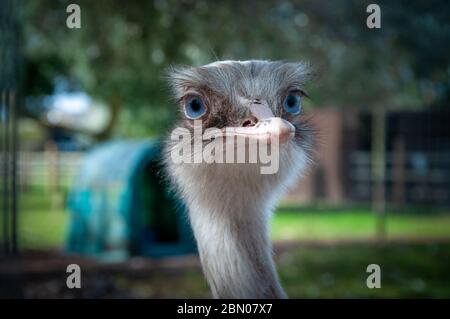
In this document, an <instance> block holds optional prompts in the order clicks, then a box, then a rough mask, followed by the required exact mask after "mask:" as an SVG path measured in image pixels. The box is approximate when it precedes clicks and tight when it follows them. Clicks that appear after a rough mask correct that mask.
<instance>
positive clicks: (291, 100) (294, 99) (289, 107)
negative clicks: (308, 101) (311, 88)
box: [283, 93, 302, 114]
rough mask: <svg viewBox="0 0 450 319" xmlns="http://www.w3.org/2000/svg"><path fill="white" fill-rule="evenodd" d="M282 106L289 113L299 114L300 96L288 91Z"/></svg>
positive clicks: (300, 106)
mask: <svg viewBox="0 0 450 319" xmlns="http://www.w3.org/2000/svg"><path fill="white" fill-rule="evenodd" d="M283 108H284V110H285V111H286V112H288V113H291V114H299V113H300V111H301V108H302V97H301V96H300V95H298V94H294V93H289V94H288V95H287V96H286V97H285V99H284V102H283Z"/></svg>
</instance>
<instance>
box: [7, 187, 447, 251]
mask: <svg viewBox="0 0 450 319" xmlns="http://www.w3.org/2000/svg"><path fill="white" fill-rule="evenodd" d="M53 202H54V204H53V206H54V207H58V206H59V208H54V209H52V208H51V207H52V204H51V203H50V200H49V198H48V195H46V194H45V193H44V192H33V193H27V194H23V195H22V196H21V197H20V204H19V208H20V211H19V213H20V215H19V245H20V248H21V249H46V248H58V247H63V245H64V242H65V238H66V229H67V227H68V224H69V214H68V212H66V211H65V210H64V209H63V208H61V207H62V205H61V204H59V205H58V203H57V201H53ZM413 212H414V213H411V214H408V213H407V212H401V213H395V212H392V211H389V212H388V213H387V216H388V217H387V237H388V238H389V239H398V238H415V239H417V238H419V239H433V238H449V239H450V214H442V213H435V212H433V213H430V214H425V213H423V212H421V213H419V212H418V211H417V209H416V210H413ZM0 224H1V220H0ZM0 226H1V225H0ZM0 229H1V228H0ZM375 229H376V217H375V215H374V214H373V213H372V212H371V211H370V210H369V209H367V208H364V207H357V208H341V209H336V208H321V209H314V208H301V209H299V208H287V209H280V210H279V211H278V212H277V213H276V214H275V216H274V219H273V222H272V237H273V239H274V240H323V239H326V240H339V239H349V240H352V239H371V238H374V237H375Z"/></svg>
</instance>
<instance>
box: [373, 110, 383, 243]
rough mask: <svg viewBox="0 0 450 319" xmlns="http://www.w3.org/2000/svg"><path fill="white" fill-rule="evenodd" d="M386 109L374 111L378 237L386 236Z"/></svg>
mask: <svg viewBox="0 0 450 319" xmlns="http://www.w3.org/2000/svg"><path fill="white" fill-rule="evenodd" d="M385 177H386V110H385V108H384V106H379V107H377V108H375V109H374V110H373V113H372V180H373V189H372V209H373V210H374V211H375V213H376V215H377V229H376V235H377V238H378V239H379V240H381V241H383V240H384V239H385V238H386V198H385V186H384V183H385Z"/></svg>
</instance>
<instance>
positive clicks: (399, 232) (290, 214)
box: [272, 209, 450, 240]
mask: <svg viewBox="0 0 450 319" xmlns="http://www.w3.org/2000/svg"><path fill="white" fill-rule="evenodd" d="M376 224H377V218H376V216H375V215H374V214H373V213H372V212H371V211H370V210H368V209H365V210H364V209H357V210H344V211H332V212H328V211H322V212H310V211H299V210H287V211H285V210H283V211H281V212H279V213H278V214H276V216H275V217H274V220H273V225H272V234H273V238H274V239H275V240H320V239H370V238H374V237H375V235H376ZM387 237H388V238H390V239H397V238H408V237H413V238H450V214H430V215H425V214H404V213H402V214H399V213H392V212H388V213H387Z"/></svg>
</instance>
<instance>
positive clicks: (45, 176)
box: [0, 0, 450, 298]
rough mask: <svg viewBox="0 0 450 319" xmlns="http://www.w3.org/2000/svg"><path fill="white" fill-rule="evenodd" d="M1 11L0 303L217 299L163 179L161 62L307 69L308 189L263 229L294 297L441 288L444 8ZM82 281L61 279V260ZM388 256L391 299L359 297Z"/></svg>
mask: <svg viewBox="0 0 450 319" xmlns="http://www.w3.org/2000/svg"><path fill="white" fill-rule="evenodd" d="M71 2H74V1H53V0H52V1H50V0H41V1H19V0H18V1H12V0H1V1H0V24H1V27H0V47H1V60H0V76H1V86H0V89H1V103H0V105H1V110H0V111H1V112H0V119H1V123H2V126H1V132H0V134H1V135H0V136H1V147H2V153H1V158H0V164H1V172H2V173H1V174H2V183H1V189H0V191H1V195H0V199H1V203H0V204H1V210H2V215H1V219H0V235H1V236H0V237H1V239H0V240H1V245H2V248H1V254H0V296H3V297H25V298H73V297H82V298H104V297H125V298H168V297H177V298H194V297H197V298H201V297H208V296H209V292H208V288H207V284H206V282H205V280H204V279H203V276H202V274H201V269H200V266H199V261H198V257H197V255H196V253H195V243H194V241H193V239H192V234H191V231H190V227H189V223H188V221H187V219H186V212H185V209H184V207H183V204H182V203H181V202H180V201H179V200H178V199H177V198H176V196H175V194H173V193H171V192H170V190H168V188H167V186H166V185H165V182H164V179H163V178H162V177H161V173H160V168H161V167H160V163H159V156H160V145H159V141H160V139H161V137H162V136H164V134H166V133H167V132H168V131H169V129H170V128H171V125H172V123H173V120H174V119H175V116H176V109H175V107H174V105H173V101H171V99H170V92H169V90H168V88H167V85H166V82H165V76H164V71H165V70H166V68H167V67H168V66H170V65H178V64H188V65H194V66H199V65H202V64H206V63H210V62H212V61H215V60H224V59H233V60H247V59H270V60H288V61H300V60H305V61H309V62H311V64H312V65H313V66H314V67H315V69H316V72H317V74H318V76H317V77H316V78H315V80H314V81H313V82H312V83H311V84H310V85H309V86H308V87H307V91H308V93H309V95H310V96H311V99H310V100H309V101H308V102H306V105H305V116H307V117H308V118H310V120H311V121H312V122H313V123H314V125H315V127H316V129H317V131H318V144H319V145H318V150H319V151H318V154H317V160H316V164H315V165H314V167H312V168H311V170H310V171H309V173H308V174H307V176H306V178H305V179H304V180H303V181H302V182H301V183H299V184H298V186H297V187H295V188H294V189H292V190H291V191H290V192H289V194H287V196H286V197H285V198H283V200H282V202H281V203H280V205H279V207H278V208H277V211H276V214H275V216H274V218H273V222H272V237H273V241H274V250H275V253H276V261H277V265H278V270H279V273H280V277H281V280H282V283H283V286H284V287H285V288H286V291H287V293H288V295H289V296H290V297H291V298H358V297H383V298H409V297H425V298H438V297H446V298H448V297H450V109H449V105H450V62H449V60H450V41H449V40H450V22H449V16H450V3H449V2H448V1H444V0H442V1H437V0H432V1H395V2H393V1H381V0H380V1H376V3H377V4H378V5H379V6H380V8H381V28H380V29H369V28H368V27H367V25H366V19H367V17H368V16H369V13H367V12H366V8H367V6H368V5H369V4H370V3H371V2H373V1H356V0H355V1H354V0H339V1H326V2H325V1H309V0H305V1H264V2H263V1H255V0H253V1H246V2H245V3H244V2H242V1H214V2H212V1H191V0H183V1H162V0H160V1H127V2H123V1H102V0H100V1H81V0H79V1H76V3H77V4H78V5H79V7H80V9H81V15H80V16H81V28H74V29H70V28H68V27H67V26H66V20H67V18H68V16H69V15H70V14H71V13H67V12H66V8H67V6H68V5H69V4H70V3H71ZM72 263H76V264H79V265H80V266H81V269H82V288H81V289H68V288H67V287H66V276H67V275H68V274H66V267H67V265H69V264H72ZM373 263H375V264H379V265H380V266H381V270H382V286H381V288H380V289H369V288H367V286H366V278H367V276H368V275H369V274H368V273H366V267H367V266H368V265H369V264H373Z"/></svg>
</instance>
